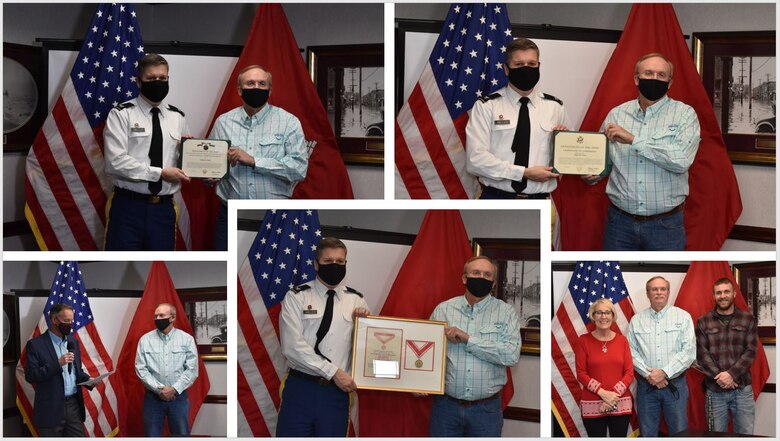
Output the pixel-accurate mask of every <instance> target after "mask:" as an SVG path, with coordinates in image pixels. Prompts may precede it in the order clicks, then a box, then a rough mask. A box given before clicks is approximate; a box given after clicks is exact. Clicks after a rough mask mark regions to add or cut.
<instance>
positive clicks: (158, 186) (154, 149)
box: [149, 107, 163, 194]
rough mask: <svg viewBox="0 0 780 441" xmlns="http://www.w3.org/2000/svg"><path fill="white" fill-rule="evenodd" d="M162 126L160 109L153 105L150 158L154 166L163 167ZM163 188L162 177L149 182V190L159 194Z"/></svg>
mask: <svg viewBox="0 0 780 441" xmlns="http://www.w3.org/2000/svg"><path fill="white" fill-rule="evenodd" d="M162 144H163V142H162V128H161V127H160V109H159V108H157V107H152V145H151V147H149V159H150V160H151V165H152V167H162ZM160 190H162V177H161V178H160V179H158V180H157V181H155V182H150V183H149V191H150V192H151V193H152V194H157V193H159V192H160Z"/></svg>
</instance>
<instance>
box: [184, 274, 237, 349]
mask: <svg viewBox="0 0 780 441" xmlns="http://www.w3.org/2000/svg"><path fill="white" fill-rule="evenodd" d="M179 297H180V298H181V302H182V304H183V305H184V312H185V314H186V316H187V320H189V322H190V325H191V326H192V330H193V332H195V344H197V345H198V353H199V354H200V356H201V358H203V359H204V360H222V361H224V360H227V341H228V320H227V287H224V286H218V287H212V288H196V289H182V290H179Z"/></svg>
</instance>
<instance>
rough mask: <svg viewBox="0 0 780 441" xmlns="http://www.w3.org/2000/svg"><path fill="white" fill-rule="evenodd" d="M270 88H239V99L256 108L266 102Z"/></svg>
mask: <svg viewBox="0 0 780 441" xmlns="http://www.w3.org/2000/svg"><path fill="white" fill-rule="evenodd" d="M270 93H271V90H270V89H241V99H242V100H244V102H245V103H246V105H247V106H249V107H252V108H254V109H257V108H258V107H263V106H264V105H265V103H267V102H268V95H269V94H270Z"/></svg>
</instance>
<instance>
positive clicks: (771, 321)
mask: <svg viewBox="0 0 780 441" xmlns="http://www.w3.org/2000/svg"><path fill="white" fill-rule="evenodd" d="M776 267H777V263H776V262H751V263H740V264H735V265H733V267H732V268H733V270H734V278H735V279H736V280H737V283H739V289H740V291H741V292H742V295H744V296H745V300H746V301H747V303H748V307H749V308H750V311H751V312H752V313H753V317H755V319H756V325H757V326H758V338H759V340H761V343H763V344H765V345H773V346H774V345H775V344H776V342H777V335H776V332H777V331H776V328H777V320H776V317H777V292H776V288H777V278H776V274H777V272H776Z"/></svg>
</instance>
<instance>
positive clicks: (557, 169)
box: [552, 130, 609, 175]
mask: <svg viewBox="0 0 780 441" xmlns="http://www.w3.org/2000/svg"><path fill="white" fill-rule="evenodd" d="M607 145H608V142H607V135H605V134H604V133H602V132H574V131H565V130H562V131H556V132H555V133H554V134H553V164H552V165H553V172H554V173H560V174H563V175H602V174H605V173H606V170H607V154H608V152H609V151H608V150H607Z"/></svg>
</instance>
